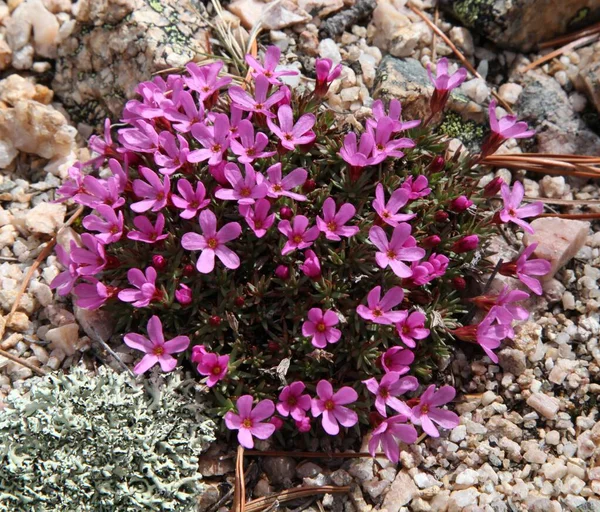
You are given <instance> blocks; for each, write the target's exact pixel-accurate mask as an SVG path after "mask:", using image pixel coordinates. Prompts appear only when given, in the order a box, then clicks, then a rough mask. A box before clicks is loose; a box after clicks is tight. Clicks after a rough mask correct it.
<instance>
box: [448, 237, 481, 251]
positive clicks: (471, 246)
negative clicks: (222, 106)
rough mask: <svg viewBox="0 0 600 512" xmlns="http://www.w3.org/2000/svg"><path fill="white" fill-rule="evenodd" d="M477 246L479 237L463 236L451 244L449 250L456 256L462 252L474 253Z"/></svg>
mask: <svg viewBox="0 0 600 512" xmlns="http://www.w3.org/2000/svg"><path fill="white" fill-rule="evenodd" d="M478 245H479V237H478V236H477V235H468V236H463V237H462V238H460V239H459V240H457V241H456V242H454V243H453V244H452V247H451V250H452V251H454V252H455V253H457V254H460V253H463V252H469V251H474V250H475V249H477V246H478Z"/></svg>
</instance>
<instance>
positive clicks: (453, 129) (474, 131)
mask: <svg viewBox="0 0 600 512" xmlns="http://www.w3.org/2000/svg"><path fill="white" fill-rule="evenodd" d="M439 131H440V132H441V133H444V134H445V135H447V136H448V137H451V138H453V139H459V140H460V141H461V142H462V143H463V144H464V145H465V146H466V147H467V148H468V149H470V150H479V146H480V145H481V143H482V142H483V137H484V136H485V133H486V131H485V128H484V126H483V125H480V124H477V123H476V122H475V121H465V120H464V119H462V118H461V116H460V115H459V114H457V113H456V112H450V111H448V112H446V115H445V116H444V120H443V121H442V124H441V125H440V127H439Z"/></svg>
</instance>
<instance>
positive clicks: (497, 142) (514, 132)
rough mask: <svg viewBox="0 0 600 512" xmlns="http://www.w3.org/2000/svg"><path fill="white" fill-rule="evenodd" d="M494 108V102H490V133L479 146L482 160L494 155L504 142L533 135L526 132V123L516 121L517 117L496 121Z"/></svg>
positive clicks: (532, 132)
mask: <svg viewBox="0 0 600 512" xmlns="http://www.w3.org/2000/svg"><path fill="white" fill-rule="evenodd" d="M496 106H497V103H496V100H492V101H490V105H489V108H488V112H489V116H490V128H491V130H492V131H491V133H490V134H489V135H488V137H487V138H486V139H485V140H484V141H483V144H482V146H481V155H482V158H483V157H485V156H488V155H491V154H493V153H495V152H496V151H497V150H498V148H499V147H500V146H502V144H503V143H504V141H505V140H508V139H526V138H529V137H533V136H534V135H535V130H528V129H527V128H528V127H527V123H525V122H523V121H517V116H513V115H508V116H504V117H503V118H502V119H500V120H498V118H497V117H496Z"/></svg>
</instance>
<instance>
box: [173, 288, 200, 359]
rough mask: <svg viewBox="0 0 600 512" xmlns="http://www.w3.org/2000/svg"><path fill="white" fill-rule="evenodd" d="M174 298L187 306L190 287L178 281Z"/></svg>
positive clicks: (190, 295) (190, 298)
mask: <svg viewBox="0 0 600 512" xmlns="http://www.w3.org/2000/svg"><path fill="white" fill-rule="evenodd" d="M175 299H177V302H179V304H181V305H182V306H189V305H190V304H191V303H192V290H191V288H190V287H189V286H186V285H185V284H183V283H180V284H179V288H177V290H175ZM194 348H195V347H194Z"/></svg>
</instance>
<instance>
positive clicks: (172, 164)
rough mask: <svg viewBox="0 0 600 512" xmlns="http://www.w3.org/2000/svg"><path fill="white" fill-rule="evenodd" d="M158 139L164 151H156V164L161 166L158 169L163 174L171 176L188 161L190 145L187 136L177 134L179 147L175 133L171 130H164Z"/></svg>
mask: <svg viewBox="0 0 600 512" xmlns="http://www.w3.org/2000/svg"><path fill="white" fill-rule="evenodd" d="M158 140H159V143H160V146H161V147H162V149H163V150H164V153H161V152H159V151H157V152H156V153H154V161H155V162H156V165H159V166H160V167H161V168H160V169H159V170H158V171H159V172H160V173H161V174H165V175H167V176H170V175H171V174H173V173H174V172H175V171H177V170H178V169H180V168H181V166H182V165H184V164H186V163H187V156H188V155H189V153H190V146H189V145H188V142H187V140H186V139H185V137H182V136H181V135H177V140H178V141H179V147H177V143H176V142H175V135H173V134H172V133H171V132H162V133H161V134H160V135H159V136H158Z"/></svg>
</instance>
